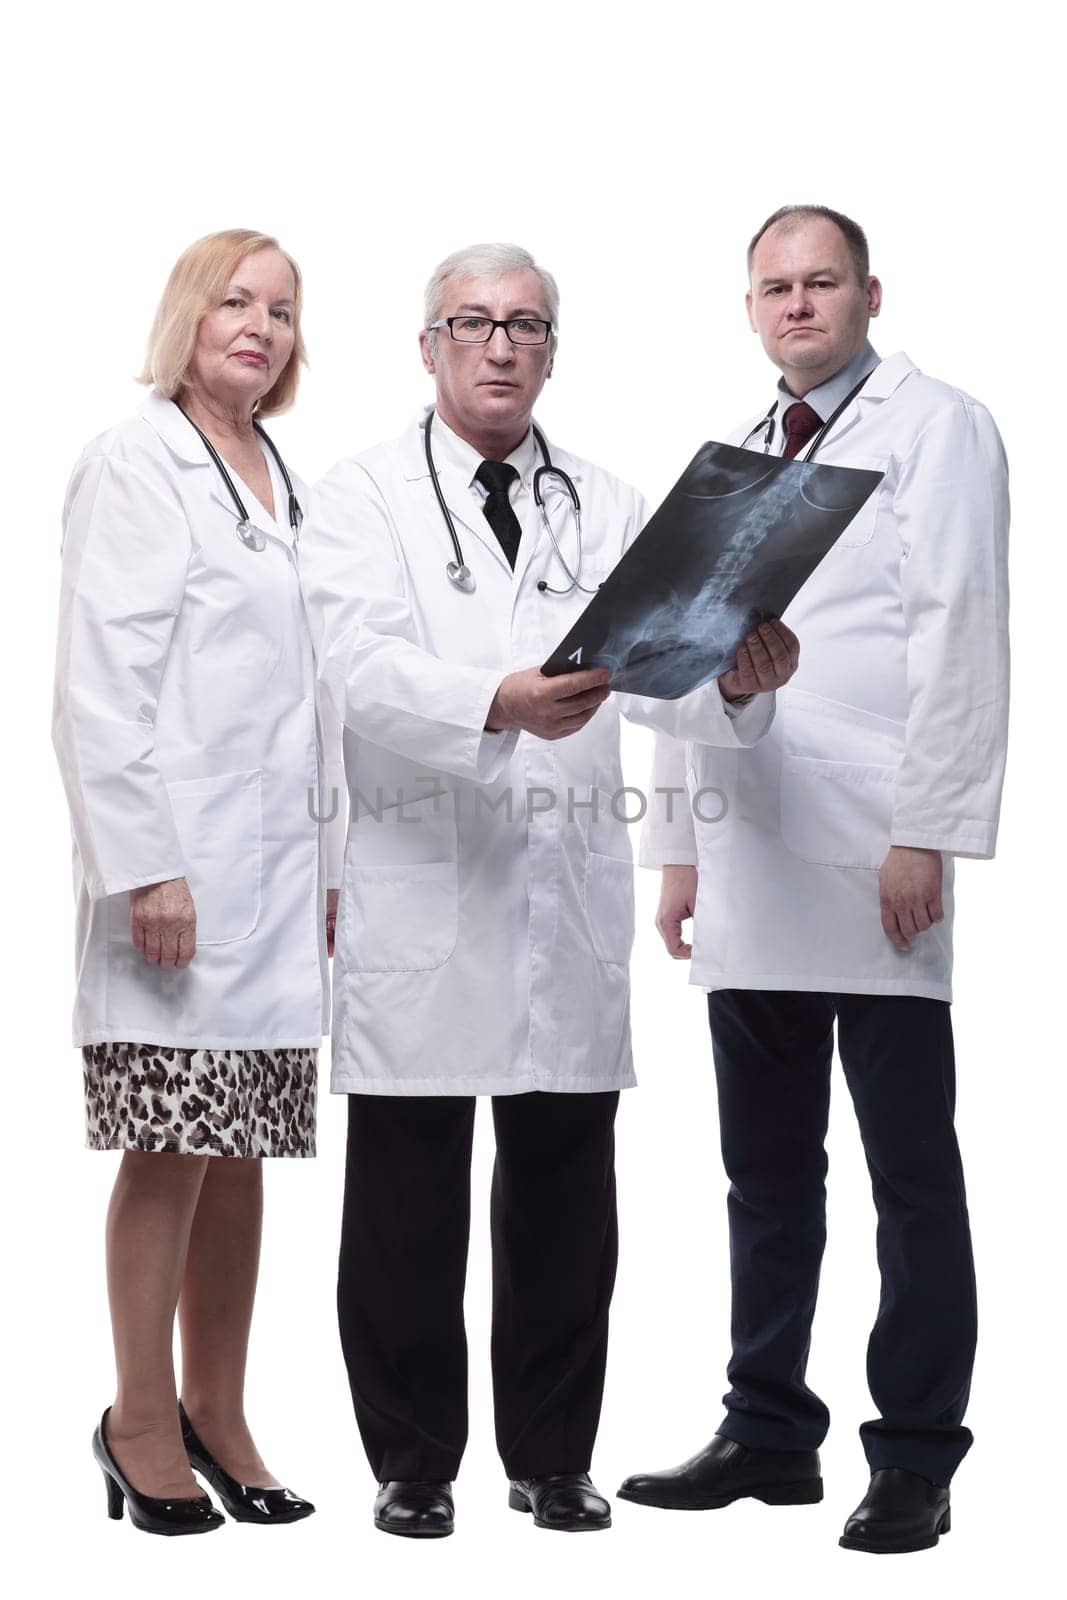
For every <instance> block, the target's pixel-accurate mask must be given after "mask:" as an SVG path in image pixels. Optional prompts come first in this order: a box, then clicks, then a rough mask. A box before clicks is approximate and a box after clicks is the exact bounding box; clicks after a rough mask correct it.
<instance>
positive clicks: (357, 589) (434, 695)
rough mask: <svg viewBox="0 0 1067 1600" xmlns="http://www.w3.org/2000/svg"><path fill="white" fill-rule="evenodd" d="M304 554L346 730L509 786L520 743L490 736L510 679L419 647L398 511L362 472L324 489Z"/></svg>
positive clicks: (348, 472) (324, 665) (303, 540)
mask: <svg viewBox="0 0 1067 1600" xmlns="http://www.w3.org/2000/svg"><path fill="white" fill-rule="evenodd" d="M300 546H301V549H300V573H301V580H302V582H303V584H304V594H305V598H306V600H307V606H308V615H309V617H310V619H311V632H312V640H313V643H314V646H315V656H316V660H317V662H318V673H319V677H320V679H321V681H322V683H323V684H324V685H325V687H326V689H327V691H328V693H329V694H330V696H331V697H332V699H333V702H334V704H335V706H336V707H337V710H338V712H339V714H340V716H341V718H342V720H343V722H344V724H345V726H346V727H349V728H352V729H353V731H354V732H356V733H358V734H359V735H360V736H361V737H362V738H365V739H369V740H370V741H371V742H372V743H373V744H377V745H380V746H382V748H383V749H386V750H392V751H394V752H395V753H396V754H397V755H402V756H406V757H408V758H409V759H411V760H413V761H418V762H421V763H422V764H424V765H426V766H429V767H434V768H436V769H437V770H438V771H440V772H445V773H450V774H452V775H454V776H457V777H461V778H469V779H472V780H473V781H474V782H477V783H489V782H492V781H493V780H494V779H495V778H496V777H498V776H499V774H500V772H501V771H502V770H503V768H504V767H505V766H506V764H507V762H508V760H509V758H510V756H511V753H512V751H513V750H514V748H515V745H516V743H517V740H518V732H517V730H514V729H513V730H511V731H510V732H508V733H489V732H487V730H486V727H485V719H486V717H487V716H488V715H489V708H490V706H491V705H492V702H493V698H494V696H495V694H496V691H497V689H498V688H499V686H500V682H501V679H502V677H503V676H504V674H503V673H502V672H500V671H498V670H495V669H489V668H482V667H473V666H464V665H459V664H457V663H454V662H449V661H443V660H441V658H440V657H439V656H435V655H434V654H433V653H432V652H431V651H429V650H426V649H424V648H423V647H422V646H421V645H420V644H419V643H418V637H417V629H416V622H415V617H414V615H413V612H412V607H411V604H410V601H409V597H408V594H407V589H406V585H405V581H404V571H403V565H402V562H401V559H400V553H399V550H398V548H397V545H396V541H395V536H394V532H393V528H392V524H391V520H390V516H389V511H388V509H387V507H386V505H385V503H384V501H383V499H382V496H381V494H380V492H379V490H378V488H377V486H376V485H375V484H374V482H373V480H372V479H371V478H370V476H369V474H368V473H367V472H366V470H365V469H364V468H363V467H362V466H360V465H359V464H358V463H357V462H354V461H343V462H341V463H340V464H339V465H338V466H336V467H334V468H333V469H332V471H330V472H328V473H327V475H326V477H325V478H323V479H322V481H321V482H320V483H319V484H318V486H317V487H316V489H315V490H314V492H313V494H312V497H311V506H310V511H309V515H308V518H307V521H306V522H305V525H304V528H303V529H302V531H301V536H300Z"/></svg>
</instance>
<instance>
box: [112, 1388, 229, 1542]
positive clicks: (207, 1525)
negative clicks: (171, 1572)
mask: <svg viewBox="0 0 1067 1600" xmlns="http://www.w3.org/2000/svg"><path fill="white" fill-rule="evenodd" d="M110 1410H111V1407H110V1406H108V1408H107V1411H105V1412H104V1415H103V1416H102V1417H101V1418H100V1426H99V1427H98V1428H97V1430H96V1432H95V1433H94V1434H93V1455H94V1456H95V1457H96V1459H97V1461H98V1463H99V1465H100V1470H101V1472H102V1473H103V1474H104V1482H105V1483H106V1484H107V1514H108V1516H109V1517H110V1518H111V1520H112V1521H113V1522H121V1520H122V1507H123V1504H124V1503H125V1504H126V1505H127V1506H129V1508H130V1521H131V1522H132V1523H133V1525H134V1527H135V1528H140V1529H141V1530H142V1532H144V1533H167V1534H177V1533H210V1532H211V1530H212V1528H221V1527H222V1524H223V1523H224V1522H225V1521H226V1518H225V1517H224V1516H223V1515H222V1513H221V1512H219V1511H216V1510H215V1507H214V1506H213V1505H212V1504H211V1501H210V1500H209V1499H208V1497H207V1495H206V1494H200V1495H196V1496H194V1497H192V1498H188V1499H183V1500H158V1499H155V1498H154V1497H153V1496H152V1495H148V1494H141V1493H140V1491H139V1490H137V1489H135V1488H134V1487H133V1484H132V1483H131V1482H130V1480H129V1479H128V1478H127V1476H126V1474H125V1473H124V1472H123V1470H122V1468H121V1467H120V1466H119V1464H118V1462H117V1461H116V1460H115V1457H114V1456H113V1455H112V1454H111V1446H110V1445H109V1444H108V1442H107V1418H108V1412H109V1411H110Z"/></svg>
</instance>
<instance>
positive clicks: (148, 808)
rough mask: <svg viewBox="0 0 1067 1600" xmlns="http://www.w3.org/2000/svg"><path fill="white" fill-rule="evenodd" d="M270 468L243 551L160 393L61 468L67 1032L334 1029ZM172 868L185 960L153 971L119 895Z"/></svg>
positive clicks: (198, 452)
mask: <svg viewBox="0 0 1067 1600" xmlns="http://www.w3.org/2000/svg"><path fill="white" fill-rule="evenodd" d="M268 459H269V458H268ZM271 470H272V474H274V497H275V505H276V508H277V512H278V517H277V521H274V520H273V519H271V518H270V517H269V516H268V514H267V512H266V511H265V510H264V509H263V508H262V507H261V506H259V505H258V502H256V501H255V500H254V498H253V497H252V496H251V491H245V490H242V489H241V488H240V486H239V492H241V494H242V498H243V499H244V500H245V504H246V506H248V509H249V511H250V514H251V517H252V520H253V522H254V523H255V524H256V525H257V526H259V527H260V528H261V529H262V530H263V531H264V532H265V533H266V534H267V535H268V538H267V545H266V549H265V550H263V551H262V552H254V551H251V550H249V549H247V548H246V547H245V546H244V545H242V544H241V542H240V540H239V539H238V538H237V536H236V532H235V529H236V524H237V512H236V510H235V508H234V504H233V501H232V499H231V497H230V495H229V493H228V491H227V489H226V486H225V484H224V483H223V481H222V478H221V476H220V474H219V472H218V469H217V468H216V467H215V466H214V464H213V463H212V462H211V459H210V457H209V456H208V453H207V451H206V449H205V447H204V445H203V443H202V442H201V440H200V439H199V438H198V437H197V435H196V434H195V432H194V431H193V429H192V427H191V426H190V425H189V423H188V422H187V421H186V419H185V418H184V417H183V416H182V415H181V413H180V412H179V411H178V410H177V408H176V407H175V406H174V405H172V404H171V402H170V401H168V400H164V399H163V398H162V397H161V396H159V395H157V394H152V395H150V396H149V397H148V399H147V400H146V402H145V404H144V406H143V407H142V408H141V411H140V414H139V415H138V416H136V417H134V418H131V419H130V420H129V421H128V422H124V423H122V424H120V426H118V427H116V428H113V429H112V430H111V431H110V432H108V433H105V434H103V435H102V436H101V437H100V438H98V439H96V440H94V441H93V443H92V444H90V445H89V446H88V447H87V449H86V450H85V452H84V453H83V455H82V457H81V459H80V460H79V462H78V464H77V466H76V467H75V469H74V474H73V477H72V479H71V482H70V487H69V490H68V493H67V502H66V508H65V513H64V542H63V582H62V598H61V603H60V619H59V651H58V660H57V669H56V691H55V720H54V729H53V738H54V742H55V746H56V752H57V755H58V757H59V764H60V768H61V771H62V774H63V781H64V784H65V787H66V791H67V798H68V801H69V804H70V812H71V823H72V832H73V836H74V888H75V896H76V900H77V935H76V937H77V998H76V1003H75V1009H74V1042H75V1043H76V1044H93V1043H99V1042H102V1041H105V1040H133V1041H136V1042H143V1043H146V1044H160V1045H173V1046H179V1047H181V1048H193V1049H195V1048H207V1047H215V1048H219V1049H240V1048H244V1049H253V1048H262V1049H267V1048H273V1047H281V1046H301V1045H302V1046H310V1045H317V1044H318V1043H319V1042H320V1040H321V1038H322V1034H323V1031H324V1030H325V1029H326V1028H328V1026H329V980H328V965H327V960H326V952H325V944H324V915H325V913H324V900H323V897H324V892H325V879H326V867H325V853H326V841H325V838H324V835H325V832H326V830H325V828H324V826H323V825H321V824H320V823H318V822H317V821H315V820H313V816H312V814H311V809H309V804H308V791H309V790H311V791H312V793H313V795H314V796H315V800H314V807H313V808H314V811H315V813H316V814H319V812H320V810H321V808H320V806H319V803H318V791H319V790H320V789H325V788H327V787H329V781H328V775H327V773H326V771H325V766H324V763H325V757H326V751H325V746H324V735H323V731H322V729H320V728H319V726H318V719H317V716H316V705H315V700H316V688H315V673H314V663H313V659H312V653H311V639H310V634H309V631H308V626H307V618H306V614H305V611H304V607H303V599H302V594H301V589H300V583H299V576H298V573H297V568H296V561H295V557H294V551H293V547H292V535H291V532H290V528H289V522H288V517H287V499H286V495H285V491H284V488H283V486H282V483H281V480H280V475H278V474H277V472H276V469H275V468H274V466H273V463H271ZM294 486H295V487H296V491H297V494H298V497H302V498H306V494H305V492H304V491H303V490H302V487H301V486H299V485H294ZM330 723H331V726H332V728H334V729H336V735H335V736H334V735H333V734H332V733H327V735H326V738H327V740H328V742H329V743H330V744H331V745H332V746H333V747H335V749H336V758H335V759H336V760H337V765H338V767H339V754H340V734H339V725H338V724H337V723H336V719H335V718H331V719H330ZM337 781H338V779H337V778H336V776H335V778H334V782H337ZM338 853H339V852H338ZM337 874H338V875H339V862H338V865H337ZM182 876H184V877H186V878H187V879H188V880H189V886H190V889H191V891H192V895H193V900H194V902H195V905H196V916H197V927H196V939H197V950H196V955H195V957H194V958H193V961H192V962H191V964H190V965H189V966H188V967H186V968H184V969H183V970H181V971H162V970H161V969H160V968H159V967H157V966H153V965H150V964H149V962H147V961H146V960H145V957H144V956H143V955H142V954H141V952H140V951H138V950H136V949H134V946H133V944H132V942H131V938H130V890H131V889H133V888H135V887H137V886H139V885H143V884H150V883H157V882H160V881H162V880H164V879H169V878H177V877H182Z"/></svg>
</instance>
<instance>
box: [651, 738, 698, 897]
mask: <svg viewBox="0 0 1067 1600" xmlns="http://www.w3.org/2000/svg"><path fill="white" fill-rule="evenodd" d="M637 859H638V862H639V864H640V865H641V866H642V867H682V866H685V867H695V866H696V865H697V859H698V858H697V841H696V827H695V824H694V821H693V807H692V802H691V800H690V797H689V784H688V782H687V777H686V744H685V741H684V740H682V739H672V738H671V736H670V734H669V733H658V734H657V735H656V748H655V753H654V755H653V758H652V776H651V779H650V780H649V795H648V809H647V811H646V812H645V821H644V825H643V827H642V829H641V845H640V849H639V851H638V857H637Z"/></svg>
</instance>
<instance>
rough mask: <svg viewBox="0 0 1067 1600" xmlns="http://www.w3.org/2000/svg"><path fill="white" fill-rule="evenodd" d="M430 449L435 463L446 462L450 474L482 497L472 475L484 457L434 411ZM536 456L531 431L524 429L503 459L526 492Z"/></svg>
mask: <svg viewBox="0 0 1067 1600" xmlns="http://www.w3.org/2000/svg"><path fill="white" fill-rule="evenodd" d="M433 448H434V456H435V458H436V459H437V460H438V461H442V462H445V463H447V465H448V466H450V467H451V468H452V469H453V471H455V472H457V473H459V474H460V476H461V477H462V478H463V479H464V480H465V481H466V483H467V485H468V487H469V488H472V489H474V491H475V492H476V493H477V494H478V495H480V496H482V497H483V498H484V495H485V490H484V489H483V488H482V486H481V484H480V483H477V482H476V481H475V473H476V472H477V471H478V468H479V467H480V466H481V464H482V462H483V460H484V459H485V457H484V456H480V455H479V454H478V452H477V450H475V448H474V446H473V445H470V444H468V443H467V441H466V439H461V438H460V436H459V434H458V433H455V432H453V430H452V429H451V428H450V427H449V426H448V423H447V422H444V421H443V420H442V418H441V415H440V413H439V412H436V411H435V412H434V418H433ZM539 458H540V453H539V451H538V448H537V441H536V439H535V438H534V434H533V429H532V428H528V429H527V431H526V436H525V438H523V439H521V440H520V441H519V443H518V444H517V445H516V447H515V449H514V450H513V451H512V452H511V454H510V455H509V456H508V457H507V461H508V464H509V465H510V466H513V467H514V468H515V470H516V472H517V473H518V474H519V478H520V479H521V481H522V485H523V488H524V489H526V490H529V489H530V487H531V485H532V483H533V475H534V469H535V467H536V466H537V464H538V460H539Z"/></svg>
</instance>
